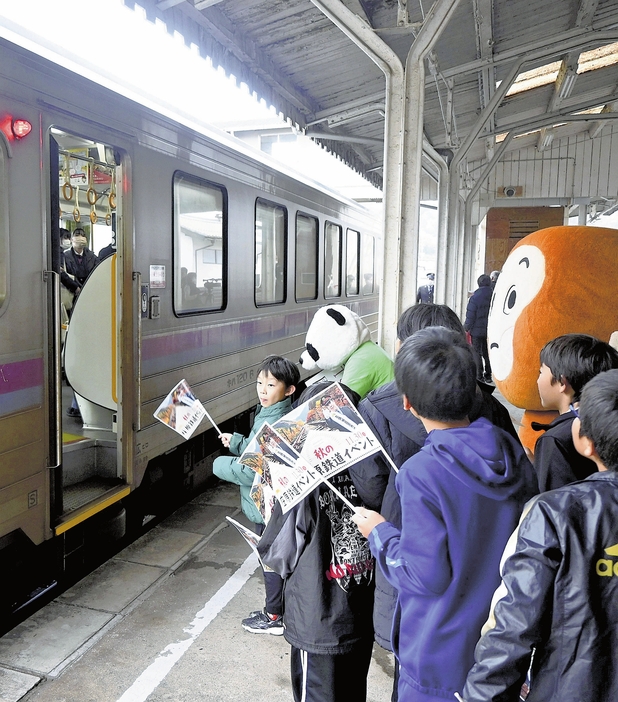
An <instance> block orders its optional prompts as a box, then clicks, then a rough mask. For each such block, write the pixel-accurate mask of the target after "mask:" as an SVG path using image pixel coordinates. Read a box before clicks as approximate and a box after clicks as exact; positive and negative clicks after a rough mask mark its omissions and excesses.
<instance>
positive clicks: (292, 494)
mask: <svg viewBox="0 0 618 702" xmlns="http://www.w3.org/2000/svg"><path fill="white" fill-rule="evenodd" d="M238 460H239V462H240V463H243V464H244V465H246V466H249V467H250V468H251V469H252V470H254V471H255V472H256V478H255V480H254V481H253V487H252V492H251V497H252V498H253V500H254V502H255V503H256V505H257V507H258V509H259V510H260V512H261V514H262V516H263V517H264V521H265V522H266V523H268V519H269V518H270V514H271V513H272V504H271V502H270V500H271V499H277V500H279V502H280V503H281V509H282V510H283V512H284V513H285V512H287V511H288V510H290V509H291V508H292V507H293V506H294V505H296V504H298V503H299V502H300V501H301V500H302V499H303V497H304V496H305V495H306V494H307V492H309V491H311V490H313V489H314V488H315V487H317V486H318V485H319V483H320V481H321V476H320V475H319V474H318V473H317V472H316V471H315V470H314V469H313V468H312V467H311V466H310V465H308V464H307V463H305V462H304V461H303V460H302V459H301V457H300V456H299V455H298V453H297V452H296V451H295V450H294V448H293V447H292V446H290V444H289V443H288V442H287V441H285V439H284V438H283V437H282V436H280V435H279V434H278V433H277V432H276V431H274V429H273V428H272V427H271V426H270V425H269V424H268V423H265V424H263V425H262V426H261V427H260V428H259V430H258V432H257V434H256V435H255V436H254V437H253V439H252V440H251V441H250V442H249V444H248V446H247V448H246V449H245V451H244V452H243V454H242V456H241V457H240V458H239V459H238Z"/></svg>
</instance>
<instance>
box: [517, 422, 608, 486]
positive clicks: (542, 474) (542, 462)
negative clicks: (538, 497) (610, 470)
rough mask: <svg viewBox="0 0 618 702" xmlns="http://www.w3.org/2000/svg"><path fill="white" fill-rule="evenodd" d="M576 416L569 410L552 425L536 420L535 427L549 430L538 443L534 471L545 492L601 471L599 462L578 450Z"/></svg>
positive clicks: (533, 424) (535, 448)
mask: <svg viewBox="0 0 618 702" xmlns="http://www.w3.org/2000/svg"><path fill="white" fill-rule="evenodd" d="M574 419H575V415H574V414H573V412H566V413H565V414H561V415H560V416H559V417H556V419H554V421H553V422H552V423H551V424H540V423H538V422H532V425H531V426H532V428H533V429H535V430H540V429H547V431H546V432H545V433H544V434H541V436H540V437H539V438H538V439H537V441H536V444H535V445H534V470H536V474H537V476H538V479H539V490H540V491H541V492H547V491H548V490H555V489H556V488H559V487H563V486H564V485H568V484H569V483H574V482H575V481H576V480H583V479H584V478H587V477H588V476H589V475H592V474H593V473H596V472H597V466H596V463H594V461H591V460H590V459H589V458H584V456H581V455H580V454H579V453H577V450H576V449H575V445H574V444H573V437H572V436H571V425H572V424H573V420H574Z"/></svg>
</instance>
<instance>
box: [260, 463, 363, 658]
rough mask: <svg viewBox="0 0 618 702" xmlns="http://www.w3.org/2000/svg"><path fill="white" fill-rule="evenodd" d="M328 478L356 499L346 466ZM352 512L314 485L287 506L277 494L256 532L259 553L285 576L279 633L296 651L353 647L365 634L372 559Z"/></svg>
mask: <svg viewBox="0 0 618 702" xmlns="http://www.w3.org/2000/svg"><path fill="white" fill-rule="evenodd" d="M329 480H330V482H331V483H332V484H333V485H334V487H336V488H337V490H339V491H340V492H341V493H342V494H343V495H344V496H345V497H347V498H348V500H350V501H351V502H352V504H360V501H359V500H358V498H357V496H356V492H355V490H354V485H353V484H352V481H351V480H350V476H349V475H348V473H347V471H343V472H341V473H338V474H337V475H334V476H333V477H331V478H330V479H329ZM351 517H352V510H351V509H350V508H349V507H348V506H346V505H345V504H344V503H343V502H342V501H341V500H340V499H339V497H337V496H336V495H335V494H334V493H333V492H332V491H331V490H330V489H329V488H327V487H326V486H325V485H321V486H320V487H318V488H316V489H315V490H313V492H311V493H310V494H309V495H308V496H307V497H305V498H304V499H303V500H302V502H300V503H299V504H298V505H296V506H295V507H293V508H292V509H291V510H290V511H289V512H287V513H286V514H282V513H281V505H280V504H279V503H278V502H277V504H276V506H275V509H274V510H273V514H272V516H271V518H270V520H269V522H268V525H267V526H266V529H264V533H263V534H262V536H261V538H260V542H259V545H258V552H259V554H260V556H261V557H262V560H263V561H264V563H266V564H267V565H268V566H270V567H271V568H272V569H273V570H274V571H275V572H276V573H279V575H281V576H282V577H283V579H284V583H283V610H284V620H285V631H284V636H285V638H286V640H287V641H288V643H290V644H291V645H292V646H294V647H296V648H299V649H302V650H303V651H308V652H309V653H318V654H323V655H339V654H345V653H352V652H353V651H354V650H355V648H356V647H357V646H358V645H364V644H365V642H367V641H369V642H370V641H371V640H372V637H373V627H372V625H371V612H372V609H373V591H374V580H373V573H374V569H375V561H374V560H373V557H372V555H371V551H370V550H369V543H368V541H367V539H365V538H363V537H362V536H361V535H360V533H359V531H358V528H357V526H356V524H354V522H352V521H351Z"/></svg>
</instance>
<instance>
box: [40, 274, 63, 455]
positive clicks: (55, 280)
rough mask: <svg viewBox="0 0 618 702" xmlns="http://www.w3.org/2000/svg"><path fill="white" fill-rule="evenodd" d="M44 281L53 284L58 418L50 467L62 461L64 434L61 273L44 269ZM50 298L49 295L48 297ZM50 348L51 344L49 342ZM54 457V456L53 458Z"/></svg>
mask: <svg viewBox="0 0 618 702" xmlns="http://www.w3.org/2000/svg"><path fill="white" fill-rule="evenodd" d="M43 281H44V282H45V283H46V284H47V285H48V286H49V285H50V284H51V293H52V294H51V301H50V303H48V304H51V311H50V312H51V313H50V317H49V320H50V325H51V327H48V328H51V338H50V339H49V341H50V342H51V354H52V360H53V365H52V382H51V383H50V395H49V403H50V405H52V404H53V406H54V417H55V419H56V421H55V426H54V431H50V432H49V440H50V447H49V448H50V452H49V453H50V463H53V465H50V466H49V467H50V468H52V469H53V468H57V467H58V466H59V465H60V464H61V463H62V436H61V431H62V430H61V427H60V422H59V421H58V417H60V416H61V414H62V395H61V393H60V392H58V389H59V388H60V387H62V363H61V351H60V345H61V335H60V274H59V273H56V271H43ZM48 300H49V297H48ZM48 348H49V344H48ZM52 457H53V458H52Z"/></svg>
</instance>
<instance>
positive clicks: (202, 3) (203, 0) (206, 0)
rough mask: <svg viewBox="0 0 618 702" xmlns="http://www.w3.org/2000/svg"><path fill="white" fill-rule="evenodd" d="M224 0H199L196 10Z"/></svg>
mask: <svg viewBox="0 0 618 702" xmlns="http://www.w3.org/2000/svg"><path fill="white" fill-rule="evenodd" d="M220 2H223V0H198V1H197V2H196V3H195V9H196V10H205V9H206V8H207V7H212V6H213V5H218V4H219V3H220Z"/></svg>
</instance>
